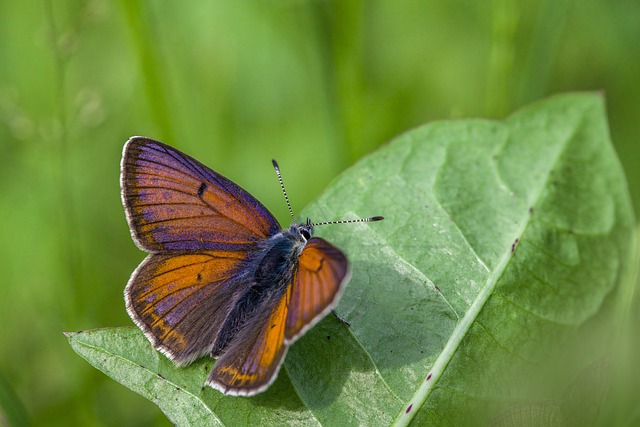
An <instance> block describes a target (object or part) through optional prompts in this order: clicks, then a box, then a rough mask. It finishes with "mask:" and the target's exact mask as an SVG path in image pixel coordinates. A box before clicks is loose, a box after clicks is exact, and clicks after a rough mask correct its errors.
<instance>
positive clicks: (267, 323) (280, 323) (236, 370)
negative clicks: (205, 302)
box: [207, 286, 291, 396]
mask: <svg viewBox="0 0 640 427" xmlns="http://www.w3.org/2000/svg"><path fill="white" fill-rule="evenodd" d="M290 296H291V287H290V286H289V287H288V288H287V291H286V292H285V294H284V295H283V296H282V297H281V298H280V299H279V300H278V301H277V303H276V304H275V305H274V307H273V309H272V310H270V311H263V312H264V313H266V314H267V316H261V315H260V312H259V313H258V315H257V316H256V317H255V318H254V319H252V321H251V322H250V324H248V325H246V326H245V327H244V329H243V330H242V331H241V332H240V333H239V334H238V336H237V337H236V339H234V341H233V343H232V344H231V345H230V346H229V348H228V349H227V350H225V352H224V354H223V355H222V356H220V358H218V360H217V361H216V364H215V365H214V367H213V369H212V370H211V372H210V373H209V377H208V378H207V384H209V385H210V386H211V387H213V388H215V389H217V390H220V391H221V392H223V393H225V394H230V395H235V396H252V395H254V394H257V393H260V392H262V391H264V390H266V389H267V387H269V385H271V383H272V382H273V381H274V380H275V379H276V377H277V375H278V371H279V370H280V366H281V365H282V361H283V360H284V356H285V354H286V353H287V348H288V347H287V344H286V343H285V340H284V335H285V323H286V319H287V305H288V302H289V298H290ZM263 317H265V318H263Z"/></svg>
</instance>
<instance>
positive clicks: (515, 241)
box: [511, 237, 520, 253]
mask: <svg viewBox="0 0 640 427" xmlns="http://www.w3.org/2000/svg"><path fill="white" fill-rule="evenodd" d="M519 241H520V239H518V238H517V237H516V240H514V241H513V243H512V244H511V253H513V252H515V251H516V247H517V246H518V242H519Z"/></svg>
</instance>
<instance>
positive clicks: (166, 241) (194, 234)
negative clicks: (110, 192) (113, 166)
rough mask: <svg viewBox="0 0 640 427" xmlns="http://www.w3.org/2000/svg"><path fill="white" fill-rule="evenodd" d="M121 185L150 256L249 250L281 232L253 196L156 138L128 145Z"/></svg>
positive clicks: (131, 224)
mask: <svg viewBox="0 0 640 427" xmlns="http://www.w3.org/2000/svg"><path fill="white" fill-rule="evenodd" d="M120 183H121V188H122V202H123V204H124V208H125V212H126V214H127V221H128V222H129V227H130V228H131V235H132V236H133V239H134V240H135V242H136V244H137V245H138V247H140V248H141V249H143V250H145V251H147V252H170V251H198V250H214V251H218V250H229V251H236V250H249V249H251V248H252V247H254V245H255V244H256V242H258V241H260V240H262V239H264V238H267V237H269V236H271V235H273V234H275V233H277V232H278V231H279V230H280V225H279V224H278V222H277V221H276V219H275V218H274V217H273V215H271V213H270V212H269V211H268V210H267V209H266V208H265V207H264V206H263V205H262V204H261V203H260V202H259V201H258V200H256V199H255V198H254V197H253V196H251V195H250V194H249V193H248V192H246V191H245V190H243V189H242V188H240V187H239V186H238V185H236V184H234V183H233V182H231V181H230V180H228V179H226V178H225V177H223V176H222V175H220V174H218V173H216V172H214V171H213V170H211V169H209V168H208V167H206V166H205V165H203V164H202V163H200V162H198V161H197V160H195V159H194V158H192V157H190V156H188V155H186V154H184V153H182V152H180V151H178V150H176V149H174V148H172V147H170V146H168V145H166V144H163V143H161V142H158V141H154V140H152V139H148V138H142V137H133V138H131V139H130V140H129V141H128V142H127V143H126V144H125V146H124V150H123V154H122V165H121V175H120Z"/></svg>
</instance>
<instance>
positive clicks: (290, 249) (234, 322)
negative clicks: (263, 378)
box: [212, 230, 305, 356]
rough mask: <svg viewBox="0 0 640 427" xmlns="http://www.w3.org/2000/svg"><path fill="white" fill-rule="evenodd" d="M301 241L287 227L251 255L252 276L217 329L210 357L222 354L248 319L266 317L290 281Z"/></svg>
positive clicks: (300, 247)
mask: <svg viewBox="0 0 640 427" xmlns="http://www.w3.org/2000/svg"><path fill="white" fill-rule="evenodd" d="M298 236H299V235H298ZM304 243H305V242H304V240H303V239H302V238H301V237H300V238H296V235H295V234H291V233H288V230H287V231H285V232H283V233H280V234H278V235H276V236H274V237H272V238H271V239H269V240H268V244H267V245H265V247H264V248H262V249H261V250H260V251H257V252H256V253H255V254H254V255H253V261H252V262H251V263H252V264H253V265H254V267H253V269H252V270H253V274H252V276H253V279H252V280H251V281H250V282H249V283H250V284H249V286H247V287H246V290H245V292H244V293H243V294H242V295H241V296H240V297H239V298H238V300H237V301H236V303H235V305H234V307H233V309H232V310H231V311H230V312H229V314H228V315H227V317H226V319H225V321H224V323H223V325H222V327H221V328H220V333H219V334H218V337H217V339H216V342H215V344H214V346H213V349H212V355H213V356H217V355H220V354H222V353H224V351H225V349H226V348H227V347H228V346H229V344H230V343H231V342H232V341H233V339H234V338H236V336H237V335H238V332H239V331H240V330H242V328H243V327H244V325H245V324H246V323H247V322H248V321H250V320H251V321H255V319H256V318H260V317H265V319H266V317H268V315H269V313H271V310H272V309H273V307H274V306H275V305H276V304H277V303H278V301H279V300H280V299H281V298H282V296H283V295H284V293H285V292H286V290H287V287H288V286H290V285H291V282H292V281H293V272H294V271H295V269H296V268H297V265H298V254H299V252H300V251H301V250H302V247H304Z"/></svg>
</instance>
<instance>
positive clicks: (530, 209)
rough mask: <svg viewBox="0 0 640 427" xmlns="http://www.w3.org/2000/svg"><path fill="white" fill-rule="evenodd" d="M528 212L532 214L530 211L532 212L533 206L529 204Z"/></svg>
mask: <svg viewBox="0 0 640 427" xmlns="http://www.w3.org/2000/svg"><path fill="white" fill-rule="evenodd" d="M529 213H530V214H532V213H533V206H531V207H530V208H529Z"/></svg>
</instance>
